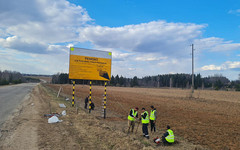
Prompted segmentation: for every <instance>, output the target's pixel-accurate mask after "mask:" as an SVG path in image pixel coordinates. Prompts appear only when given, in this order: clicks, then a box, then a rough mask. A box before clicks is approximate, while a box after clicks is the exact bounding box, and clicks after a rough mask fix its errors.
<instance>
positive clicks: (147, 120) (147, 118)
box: [141, 111, 149, 124]
mask: <svg viewBox="0 0 240 150" xmlns="http://www.w3.org/2000/svg"><path fill="white" fill-rule="evenodd" d="M145 113H146V114H147V115H146V118H145V119H143V117H141V120H142V123H144V124H146V123H149V117H148V112H147V111H145V112H144V113H142V115H143V114H145Z"/></svg>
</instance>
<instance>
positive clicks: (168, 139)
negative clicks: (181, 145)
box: [162, 125, 174, 144]
mask: <svg viewBox="0 0 240 150" xmlns="http://www.w3.org/2000/svg"><path fill="white" fill-rule="evenodd" d="M162 142H163V144H172V143H174V134H173V131H172V130H171V129H170V126H169V125H168V126H167V132H166V133H164V134H163V136H162Z"/></svg>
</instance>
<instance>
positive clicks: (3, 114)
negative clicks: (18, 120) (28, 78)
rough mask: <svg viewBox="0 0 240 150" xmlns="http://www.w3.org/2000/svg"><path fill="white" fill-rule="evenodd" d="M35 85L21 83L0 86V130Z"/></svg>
mask: <svg viewBox="0 0 240 150" xmlns="http://www.w3.org/2000/svg"><path fill="white" fill-rule="evenodd" d="M36 85H37V84H36V83H23V84H18V85H10V86H0V129H1V126H2V124H3V123H4V122H5V121H6V120H7V118H8V117H9V116H11V115H12V113H13V112H14V111H15V110H16V108H17V107H18V106H19V104H21V102H23V100H24V99H25V98H26V97H25V96H27V95H28V94H29V93H31V91H32V89H33V88H34V87H35V86H36Z"/></svg>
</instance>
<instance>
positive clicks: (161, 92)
mask: <svg viewBox="0 0 240 150" xmlns="http://www.w3.org/2000/svg"><path fill="white" fill-rule="evenodd" d="M49 87H51V88H54V89H55V90H58V89H59V87H60V85H49ZM62 87H63V93H65V94H68V95H71V94H72V86H71V85H62ZM103 93H104V87H103V86H93V87H92V96H93V98H92V99H93V101H94V103H95V105H96V107H97V108H99V109H100V108H101V107H102V100H103ZM88 94H89V86H87V85H84V86H83V85H77V86H76V90H75V95H76V97H77V101H81V104H82V102H83V100H84V98H85V97H86V96H87V95H88ZM189 95H190V91H189V90H182V89H153V88H124V87H107V111H111V113H115V114H116V115H117V116H118V117H116V118H108V120H109V119H115V120H116V119H117V120H119V121H126V118H127V115H128V112H129V109H130V108H133V107H135V106H138V107H139V108H142V107H145V108H146V109H147V110H148V111H150V106H151V105H154V106H155V107H156V108H157V115H158V116H157V117H158V118H157V129H158V130H164V129H165V127H166V125H170V126H171V127H172V129H173V131H174V133H175V134H176V135H177V136H179V137H182V138H184V139H186V140H187V141H189V142H191V143H194V144H197V145H202V146H204V147H206V148H210V149H240V92H231V91H204V90H198V91H195V93H194V95H193V98H189ZM69 97H70V96H69ZM70 98H71V97H70Z"/></svg>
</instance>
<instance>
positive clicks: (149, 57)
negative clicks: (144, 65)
mask: <svg viewBox="0 0 240 150" xmlns="http://www.w3.org/2000/svg"><path fill="white" fill-rule="evenodd" d="M167 58H168V57H154V56H141V57H136V59H135V60H137V61H159V60H164V59H167Z"/></svg>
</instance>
